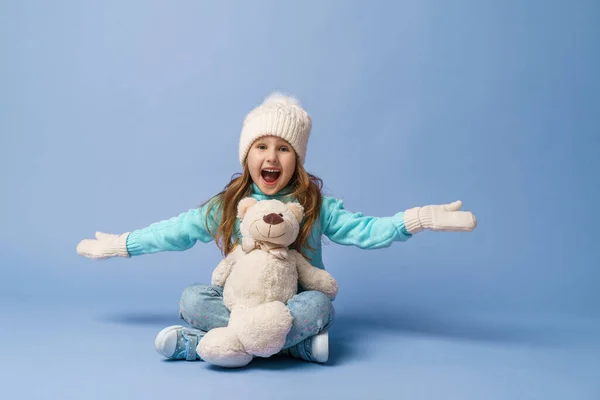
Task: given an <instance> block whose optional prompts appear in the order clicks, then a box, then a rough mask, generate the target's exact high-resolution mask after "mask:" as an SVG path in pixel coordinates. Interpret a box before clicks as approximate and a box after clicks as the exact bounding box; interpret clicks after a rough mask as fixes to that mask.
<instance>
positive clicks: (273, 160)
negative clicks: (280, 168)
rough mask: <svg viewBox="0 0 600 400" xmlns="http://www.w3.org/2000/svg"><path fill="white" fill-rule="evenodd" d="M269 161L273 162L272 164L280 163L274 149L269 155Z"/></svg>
mask: <svg viewBox="0 0 600 400" xmlns="http://www.w3.org/2000/svg"><path fill="white" fill-rule="evenodd" d="M267 161H269V162H272V163H277V161H278V159H277V150H275V149H273V150H272V151H270V152H269V154H268V155H267Z"/></svg>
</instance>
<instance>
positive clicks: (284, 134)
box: [239, 92, 312, 166]
mask: <svg viewBox="0 0 600 400" xmlns="http://www.w3.org/2000/svg"><path fill="white" fill-rule="evenodd" d="M311 128H312V121H311V118H310V116H309V115H308V113H307V112H306V111H305V110H304V109H303V108H302V106H301V105H300V102H299V101H298V100H297V99H296V98H294V97H292V96H287V95H285V94H282V93H279V92H275V93H272V94H270V95H269V96H267V98H266V99H265V100H264V101H263V103H262V104H261V105H260V106H258V107H256V108H255V109H254V110H252V111H250V112H249V113H248V115H246V119H245V120H244V125H243V127H242V133H241V135H240V149H239V151H240V154H239V155H240V164H242V166H244V161H245V160H246V155H247V154H248V151H249V150H250V146H251V145H252V143H253V142H254V141H255V140H256V139H258V138H259V137H262V136H267V135H273V136H279V137H280V138H282V139H284V140H286V141H287V142H288V143H289V144H290V145H291V146H292V147H293V148H294V151H295V152H296V154H298V157H299V159H300V163H301V164H304V158H305V157H306V145H307V144H308V138H309V136H310V130H311Z"/></svg>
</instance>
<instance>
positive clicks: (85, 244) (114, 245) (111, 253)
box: [77, 232, 130, 260]
mask: <svg viewBox="0 0 600 400" xmlns="http://www.w3.org/2000/svg"><path fill="white" fill-rule="evenodd" d="M129 233H130V232H127V233H123V234H121V235H113V234H110V233H102V232H96V240H94V239H84V240H82V241H81V242H79V244H78V245H77V254H79V255H80V256H84V257H87V258H93V259H95V260H103V259H105V258H109V257H117V256H119V257H130V255H129V253H128V252H127V236H129Z"/></svg>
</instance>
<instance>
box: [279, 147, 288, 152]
mask: <svg viewBox="0 0 600 400" xmlns="http://www.w3.org/2000/svg"><path fill="white" fill-rule="evenodd" d="M279 150H281V151H284V152H285V151H290V150H289V149H288V148H287V147H286V146H281V147H280V148H279Z"/></svg>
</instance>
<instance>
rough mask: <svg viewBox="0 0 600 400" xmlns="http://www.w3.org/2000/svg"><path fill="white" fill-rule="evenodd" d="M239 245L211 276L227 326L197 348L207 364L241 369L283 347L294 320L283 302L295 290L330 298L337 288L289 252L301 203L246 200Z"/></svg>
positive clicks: (208, 335) (240, 206) (239, 210)
mask: <svg viewBox="0 0 600 400" xmlns="http://www.w3.org/2000/svg"><path fill="white" fill-rule="evenodd" d="M237 216H238V218H240V220H241V222H240V234H241V238H242V243H241V246H237V247H236V249H235V250H234V251H233V252H231V253H230V254H229V255H228V256H227V257H225V258H224V259H223V260H221V262H219V264H218V265H217V267H216V268H215V269H214V271H213V273H212V284H213V285H218V286H222V287H223V300H224V303H225V306H226V307H227V308H228V309H229V311H230V319H229V323H228V325H227V326H226V327H219V328H214V329H211V330H210V331H208V332H207V333H206V335H205V336H204V337H203V338H202V339H201V340H200V342H199V343H198V346H197V348H196V352H197V353H198V355H199V356H200V357H201V358H202V359H203V360H204V361H206V362H208V363H210V364H213V365H217V366H221V367H229V368H236V367H243V366H245V365H247V364H248V363H250V361H251V360H252V359H253V358H254V357H265V358H266V357H270V356H272V355H274V354H276V353H278V352H279V351H280V350H281V349H282V348H283V346H284V344H285V341H286V336H287V334H288V333H289V331H290V329H291V328H292V324H293V318H292V315H291V314H290V312H289V310H288V308H287V307H286V304H287V302H288V300H290V299H291V298H292V297H293V296H294V295H296V294H297V292H298V286H300V287H301V288H303V289H305V290H318V291H320V292H322V293H324V294H325V295H326V296H328V297H329V298H330V299H332V300H334V299H335V297H336V295H337V291H338V287H337V282H336V281H335V279H334V278H333V277H332V276H331V274H330V273H329V272H327V271H325V270H323V269H320V268H316V267H314V266H313V265H311V264H310V263H309V262H308V261H307V260H306V259H305V258H304V257H303V256H302V254H300V253H299V252H298V251H296V250H294V249H289V246H290V245H291V244H292V243H294V241H295V240H296V238H297V236H298V233H299V231H300V222H301V221H302V219H303V217H304V209H303V207H302V205H300V204H298V203H295V202H290V203H283V202H281V201H279V200H274V199H271V200H260V201H259V200H256V199H254V198H252V197H245V198H244V199H242V200H241V201H240V202H239V203H238V207H237Z"/></svg>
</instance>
